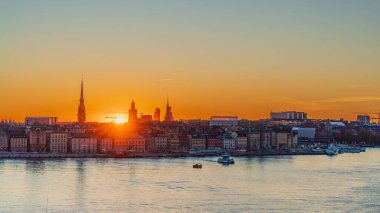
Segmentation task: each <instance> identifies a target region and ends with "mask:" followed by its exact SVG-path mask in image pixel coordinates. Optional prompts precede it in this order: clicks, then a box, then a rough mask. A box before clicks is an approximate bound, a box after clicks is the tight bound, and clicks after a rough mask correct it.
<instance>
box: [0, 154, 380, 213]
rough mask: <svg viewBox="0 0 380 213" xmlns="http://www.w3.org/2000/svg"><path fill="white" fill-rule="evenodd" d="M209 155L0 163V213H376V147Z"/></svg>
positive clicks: (379, 162) (379, 197) (379, 166)
mask: <svg viewBox="0 0 380 213" xmlns="http://www.w3.org/2000/svg"><path fill="white" fill-rule="evenodd" d="M215 160H216V158H177V159H61V160H0V211H1V212H45V211H46V210H47V212H94V211H98V212H284V211H289V212H380V149H367V152H365V153H360V154H342V155H338V156H334V157H329V156H272V157H255V158H235V161H236V164H235V165H230V166H223V165H220V164H217V163H215V162H214V161H215ZM196 162H201V163H202V164H203V168H202V169H193V168H192V165H193V163H196Z"/></svg>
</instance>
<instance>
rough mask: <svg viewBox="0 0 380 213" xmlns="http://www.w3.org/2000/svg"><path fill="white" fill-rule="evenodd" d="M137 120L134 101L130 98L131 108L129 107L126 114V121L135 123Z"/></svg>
mask: <svg viewBox="0 0 380 213" xmlns="http://www.w3.org/2000/svg"><path fill="white" fill-rule="evenodd" d="M136 122H137V109H136V105H135V101H134V100H132V103H131V108H130V109H129V114H128V123H136Z"/></svg>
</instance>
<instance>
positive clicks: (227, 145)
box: [222, 138, 236, 150]
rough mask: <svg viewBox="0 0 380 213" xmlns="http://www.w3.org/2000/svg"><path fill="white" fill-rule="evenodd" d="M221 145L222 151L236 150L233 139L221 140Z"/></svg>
mask: <svg viewBox="0 0 380 213" xmlns="http://www.w3.org/2000/svg"><path fill="white" fill-rule="evenodd" d="M222 143H223V149H225V150H235V148H236V141H235V139H232V138H225V139H222Z"/></svg>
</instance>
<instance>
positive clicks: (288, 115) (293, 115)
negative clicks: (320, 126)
mask: <svg viewBox="0 0 380 213" xmlns="http://www.w3.org/2000/svg"><path fill="white" fill-rule="evenodd" d="M270 118H271V119H273V120H298V121H303V120H307V114H306V113H305V112H296V111H286V112H271V113H270Z"/></svg>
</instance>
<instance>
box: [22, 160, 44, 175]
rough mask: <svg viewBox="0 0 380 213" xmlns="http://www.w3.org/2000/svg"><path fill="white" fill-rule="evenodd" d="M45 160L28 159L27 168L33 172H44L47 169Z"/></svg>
mask: <svg viewBox="0 0 380 213" xmlns="http://www.w3.org/2000/svg"><path fill="white" fill-rule="evenodd" d="M45 168H46V165H45V161H44V160H41V159H28V160H26V161H25V170H26V171H27V172H31V173H36V174H38V173H43V172H44V171H45Z"/></svg>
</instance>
